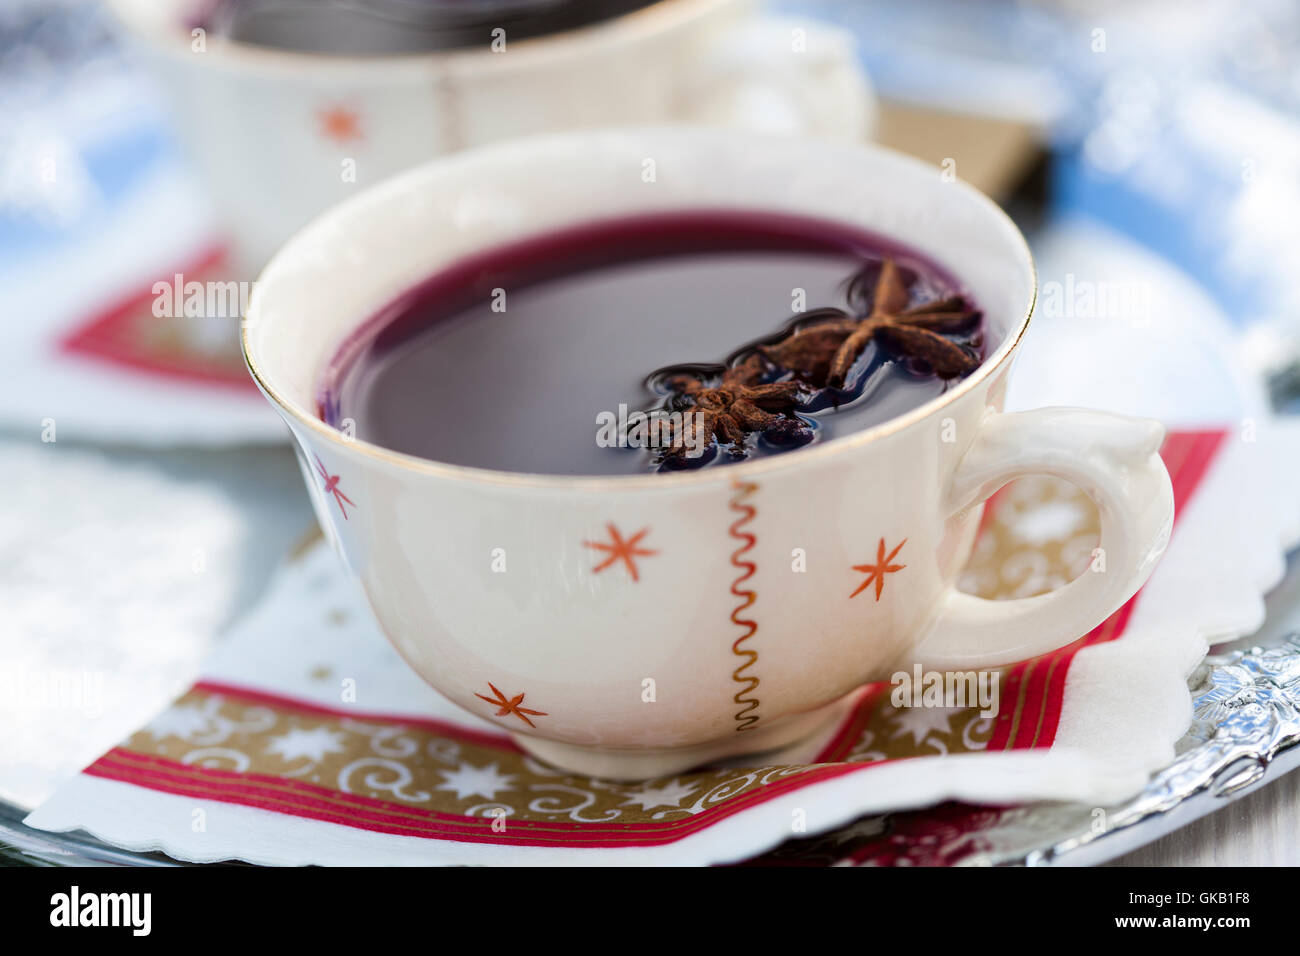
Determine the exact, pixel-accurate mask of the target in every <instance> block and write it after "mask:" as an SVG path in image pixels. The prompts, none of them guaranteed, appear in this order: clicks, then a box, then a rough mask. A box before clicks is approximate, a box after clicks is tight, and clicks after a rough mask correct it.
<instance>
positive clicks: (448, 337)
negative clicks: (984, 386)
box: [318, 211, 980, 475]
mask: <svg viewBox="0 0 1300 956" xmlns="http://www.w3.org/2000/svg"><path fill="white" fill-rule="evenodd" d="M886 257H888V258H890V259H892V260H893V261H894V262H895V263H896V264H897V265H898V266H899V268H900V270H901V274H902V276H903V277H904V279H905V280H906V281H907V283H908V288H909V292H910V296H911V301H912V302H920V301H929V300H932V299H937V298H942V297H944V296H948V295H953V294H959V293H961V292H962V289H961V287H960V285H959V284H958V283H957V281H956V280H955V279H954V278H953V277H951V276H949V275H947V274H946V273H945V272H944V271H943V270H942V269H940V268H939V267H938V266H936V265H934V264H933V263H931V262H929V261H927V260H926V259H924V258H923V257H921V256H920V255H918V254H917V253H915V252H914V251H910V250H907V249H904V248H901V247H899V246H898V245H896V244H893V243H891V242H889V241H888V240H885V239H882V238H881V237H879V236H875V235H872V234H870V233H866V232H859V231H855V230H852V229H849V228H846V227H844V226H842V225H839V224H835V223H829V222H824V221H820V220H813V219H805V218H795V217H789V216H784V215H772V214H765V213H747V212H731V211H712V212H710V211H703V212H701V211H692V212H681V213H664V214H655V215H643V216H638V217H632V218H623V219H615V220H605V221H597V222H592V223H588V224H584V225H581V226H577V227H571V228H567V229H564V230H562V231H558V232H553V233H550V234H544V235H540V236H537V237H533V238H530V239H526V240H523V241H519V242H516V243H514V244H511V245H508V246H504V247H498V248H495V249H492V250H489V251H487V252H485V253H481V254H478V255H475V256H473V257H470V258H467V259H465V260H462V261H461V262H459V263H457V264H454V265H452V266H451V267H449V268H447V269H445V270H444V271H441V272H439V273H437V274H435V275H433V276H432V277H430V278H429V279H427V280H426V281H424V282H423V283H421V284H420V285H419V286H418V287H416V288H414V289H412V290H410V291H409V292H407V293H406V294H405V295H403V296H401V297H400V298H398V299H397V300H396V301H395V302H392V303H391V304H389V305H388V306H387V307H386V308H384V309H383V310H381V311H380V312H379V313H378V314H377V315H375V316H374V317H372V318H371V319H370V320H369V321H368V322H366V323H365V324H364V325H363V326H362V327H361V328H360V329H359V330H358V331H357V332H356V333H355V334H354V335H353V336H352V337H351V338H349V339H348V340H347V341H346V342H345V343H344V344H343V345H342V347H341V348H340V350H339V351H338V353H337V355H336V356H335V357H334V359H333V361H332V362H331V363H330V365H329V366H328V367H327V369H326V371H325V373H324V375H323V378H322V381H321V382H320V389H319V393H318V394H319V398H318V413H319V414H320V416H321V418H322V419H323V420H324V421H326V422H327V423H329V424H331V425H334V426H336V427H340V428H345V429H347V428H352V429H355V436H356V437H357V438H359V439H362V440H364V441H367V442H370V443H373V444H376V445H381V446H383V447H386V448H390V449H394V450H396V451H400V452H405V453H408V454H411V455H416V456H419V457H421V458H427V459H431V460H433V461H439V462H446V463H451V464H457V465H469V466H473V467H478V468H490V469H496V470H500V471H512V472H531V473H542V474H557V475H619V474H645V473H647V472H654V471H659V470H664V469H665V468H666V467H667V466H665V464H664V462H663V460H662V457H663V456H662V455H661V454H656V453H655V452H653V451H647V450H645V449H643V448H619V447H603V446H602V445H600V444H598V442H597V435H598V427H597V420H598V415H599V414H600V413H602V412H604V413H611V414H615V415H616V414H617V413H618V412H619V406H620V404H622V405H625V406H626V407H627V409H628V410H629V411H632V410H644V409H651V408H657V407H663V406H664V405H665V404H666V403H671V401H672V398H673V394H674V393H673V390H672V389H671V388H669V387H667V385H666V384H665V383H666V381H667V378H668V372H671V371H674V370H677V371H680V368H678V369H673V368H670V367H674V366H686V367H687V368H688V369H693V370H695V371H697V372H700V373H701V374H704V375H705V376H706V377H707V376H708V375H716V374H717V373H719V372H720V371H721V369H722V366H721V365H717V364H714V365H710V363H723V362H725V361H726V360H727V358H728V357H729V356H732V357H734V356H736V355H738V354H743V353H744V347H745V346H746V345H747V344H749V343H754V342H756V341H761V340H764V339H766V340H771V339H772V338H773V334H774V333H777V332H778V331H779V330H780V329H782V328H783V327H786V326H787V325H788V323H790V322H791V321H792V319H794V320H797V319H798V316H795V315H793V312H794V310H795V305H794V304H793V302H792V299H793V296H794V294H795V290H800V289H801V290H803V295H804V300H805V303H806V308H807V310H809V311H810V312H811V310H815V309H820V308H824V307H839V308H845V309H848V308H849V302H848V286H849V282H850V280H851V279H852V278H853V277H854V276H856V275H860V274H863V273H864V266H865V274H868V275H869V274H870V273H871V269H872V268H873V267H876V268H878V267H879V263H880V262H881V260H882V259H884V258H886ZM496 290H502V292H503V293H504V301H502V299H501V293H497V292H496ZM494 302H495V303H496V306H497V309H500V308H501V306H504V311H498V310H497V309H494ZM967 302H969V297H967ZM853 311H855V312H860V311H861V309H855V310H853ZM960 341H961V342H962V344H963V345H965V346H966V347H967V348H968V349H970V350H971V351H972V352H975V353H978V350H979V349H980V340H979V330H978V316H977V317H976V327H975V328H974V329H973V330H971V332H970V333H969V334H968V335H966V336H965V337H964V338H963V339H961V340H960ZM661 370H667V371H661ZM657 372H660V374H656V373H657ZM789 377H790V376H789V374H788V373H786V374H784V375H781V374H774V375H773V376H772V380H775V379H779V378H786V379H788V378H789ZM953 381H954V380H948V381H945V380H943V379H940V378H938V377H936V376H934V375H933V374H929V373H928V372H927V370H926V369H924V368H918V367H916V364H915V363H914V362H911V361H909V360H906V359H903V360H900V359H898V358H896V357H891V356H890V355H888V354H886V352H885V351H884V350H883V349H881V348H879V347H877V346H876V345H875V344H868V345H867V346H866V349H865V351H864V352H863V353H862V354H861V356H860V357H859V358H858V360H857V362H856V363H855V365H854V371H853V374H852V375H850V376H849V378H848V380H847V381H846V383H845V387H844V388H843V389H821V390H817V391H814V392H812V393H811V394H810V395H809V396H808V397H807V401H806V405H801V406H800V407H799V408H798V409H796V410H795V411H794V412H793V413H792V414H791V415H790V416H788V417H790V418H797V424H798V426H799V429H798V435H796V436H795V439H794V440H793V441H792V440H791V437H790V435H788V434H780V433H779V432H781V431H782V430H781V429H776V430H774V432H773V433H772V434H771V435H769V434H767V433H757V432H756V433H753V434H750V435H749V436H748V437H747V439H746V441H745V442H744V443H743V445H741V446H737V447H734V448H733V447H730V446H724V445H720V444H714V445H713V446H712V447H710V448H709V450H708V451H707V452H706V453H705V454H704V455H702V456H701V457H700V458H699V459H694V460H691V461H689V462H686V463H685V464H686V467H690V468H697V467H708V468H712V467H719V466H721V465H724V464H727V463H729V462H733V461H737V460H745V459H753V458H755V457H762V456H765V455H770V454H778V453H782V452H790V453H794V454H797V453H798V452H797V450H795V451H791V449H792V445H802V444H807V443H815V442H822V441H826V440H829V439H831V438H834V437H836V436H840V435H846V434H849V433H851V432H854V431H858V430H860V429H863V428H867V427H870V426H872V425H877V424H880V423H881V422H885V421H888V420H889V419H891V418H895V417H897V416H898V415H901V414H903V413H904V412H907V411H908V410H910V409H912V408H915V407H917V406H918V405H920V404H922V403H924V402H926V401H928V400H929V399H931V398H934V397H935V396H937V395H940V394H942V393H943V392H944V391H946V390H947V389H948V388H950V387H951V386H952V384H953ZM349 420H350V422H349ZM672 464H673V463H671V462H670V463H669V465H672ZM674 467H675V466H674Z"/></svg>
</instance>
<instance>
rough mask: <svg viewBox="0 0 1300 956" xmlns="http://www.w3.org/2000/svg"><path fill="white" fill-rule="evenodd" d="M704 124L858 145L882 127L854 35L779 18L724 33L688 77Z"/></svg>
mask: <svg viewBox="0 0 1300 956" xmlns="http://www.w3.org/2000/svg"><path fill="white" fill-rule="evenodd" d="M683 97H684V104H683V108H684V112H685V113H686V115H687V118H688V119H692V120H694V121H696V122H703V123H710V124H721V125H727V126H738V127H740V128H742V129H751V130H755V131H757V132H764V133H783V134H790V135H804V136H818V137H823V138H827V139H839V140H848V141H851V142H858V141H861V140H864V139H868V138H870V137H871V135H872V133H873V132H874V131H875V126H876V98H875V94H874V92H873V91H872V89H871V83H870V81H869V80H868V79H867V75H866V73H865V72H863V69H862V66H861V64H860V62H859V60H858V55H857V47H856V41H855V40H854V38H853V35H852V34H851V33H849V32H848V31H847V30H843V29H841V28H839V27H835V26H832V25H830V24H826V23H819V22H817V21H815V20H814V21H809V20H805V19H797V20H796V19H786V18H782V17H776V16H771V15H765V16H759V17H754V18H752V19H749V20H746V21H744V22H742V23H739V24H729V25H728V26H727V27H726V28H725V29H722V30H719V31H718V33H717V34H716V36H715V37H713V38H712V39H711V42H709V44H708V45H707V46H706V47H705V49H704V52H703V55H702V56H700V57H699V58H698V60H697V62H696V64H695V66H694V68H693V69H692V70H691V71H690V72H689V73H688V74H687V75H686V76H685V77H684V85H683Z"/></svg>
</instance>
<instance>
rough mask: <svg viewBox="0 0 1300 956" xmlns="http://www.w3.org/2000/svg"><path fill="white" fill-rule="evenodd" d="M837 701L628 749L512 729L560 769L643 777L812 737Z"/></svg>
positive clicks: (833, 714) (835, 710) (836, 711)
mask: <svg viewBox="0 0 1300 956" xmlns="http://www.w3.org/2000/svg"><path fill="white" fill-rule="evenodd" d="M838 703H839V702H836V703H832V704H827V705H826V706H825V707H820V708H818V709H817V710H810V711H808V712H807V713H803V714H792V715H790V716H788V717H783V718H781V719H780V720H776V721H773V722H772V723H771V724H770V725H768V726H766V727H757V728H755V729H753V730H747V731H739V732H737V733H734V734H732V735H731V736H730V737H723V738H721V739H719V740H712V741H709V742H708V743H704V744H696V745H694V746H691V747H670V748H665V749H657V750H656V749H635V750H634V749H630V748H620V749H614V748H608V749H606V748H601V747H583V746H580V745H578V744H566V743H559V742H557V741H554V740H544V739H542V738H540V737H528V736H525V735H523V734H511V736H512V737H513V738H514V741H515V743H517V744H518V745H519V746H520V748H522V749H523V750H524V751H525V752H526V753H528V754H529V755H530V756H533V757H536V758H537V759H538V760H541V761H544V762H545V763H548V764H550V765H552V766H554V767H557V768H559V769H560V770H567V771H568V772H570V773H575V774H582V775H583V776H586V777H597V778H599V779H602V780H648V779H650V778H652V777H663V776H667V775H669V774H675V773H681V772H682V771H684V770H690V769H692V768H694V767H699V766H701V765H703V764H707V763H713V762H715V761H719V760H726V759H730V758H733V757H742V756H745V755H747V754H755V753H762V752H763V751H768V750H778V749H780V748H782V747H788V746H790V745H792V744H794V743H797V742H798V741H800V740H803V739H805V738H807V737H811V736H812V735H813V734H815V733H817V732H818V731H819V730H822V729H823V728H825V727H826V725H827V724H828V723H830V722H832V721H834V720H835V719H837V718H838V717H839V715H840V713H841V708H840V707H839V706H838Z"/></svg>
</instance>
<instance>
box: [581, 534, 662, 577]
mask: <svg viewBox="0 0 1300 956" xmlns="http://www.w3.org/2000/svg"><path fill="white" fill-rule="evenodd" d="M605 527H606V529H607V530H608V531H609V538H610V541H609V543H608V544H607V543H605V542H604V541H584V542H582V543H583V544H584V545H586V546H587V547H588V548H593V549H595V550H597V551H604V552H605V553H606V554H608V555H609V557H608V558H606V559H605V560H604V561H602V562H601V563H600V564H598V565H596V566H595V567H594V568H592V569H591V570H592V571H593V572H594V573H596V574H599V573H600V572H601V571H604V570H605V569H606V568H608V567H610V566H612V565H613V564H614V563H615V562H616V561H622V562H623V564H624V566H626V568H627V572H628V574H630V575H632V580H633V581H639V580H640V577H639V576H638V575H637V569H636V559H637V558H638V557H641V558H644V557H649V556H650V555H654V554H658V553H659V552H658V551H654V550H652V549H650V548H638V547H637V544H638V542H640V540H641V539H642V538H644V537H645V536H646V535H647V534H649V533H650V529H649V528H642V529H641V530H640V531H638V532H637V533H636V534H634V535H632V537H630V538H628V539H626V540H624V539H623V536H622V535H621V534H619V531H618V528H616V527H614V523H613V522H612V521H611V522H610V523H609V524H607V525H605Z"/></svg>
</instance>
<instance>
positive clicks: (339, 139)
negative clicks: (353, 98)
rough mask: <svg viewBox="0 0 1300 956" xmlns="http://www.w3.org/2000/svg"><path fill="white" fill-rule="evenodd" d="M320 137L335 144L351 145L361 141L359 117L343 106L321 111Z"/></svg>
mask: <svg viewBox="0 0 1300 956" xmlns="http://www.w3.org/2000/svg"><path fill="white" fill-rule="evenodd" d="M319 116H320V129H321V135H322V136H324V137H325V138H326V139H332V140H334V142H336V143H351V142H353V141H355V140H359V139H361V117H360V115H359V114H357V113H356V111H354V110H350V109H347V108H346V107H343V106H331V107H330V108H329V109H324V110H321V111H320V113H319Z"/></svg>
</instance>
